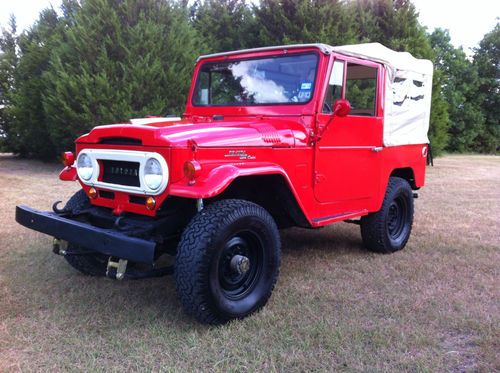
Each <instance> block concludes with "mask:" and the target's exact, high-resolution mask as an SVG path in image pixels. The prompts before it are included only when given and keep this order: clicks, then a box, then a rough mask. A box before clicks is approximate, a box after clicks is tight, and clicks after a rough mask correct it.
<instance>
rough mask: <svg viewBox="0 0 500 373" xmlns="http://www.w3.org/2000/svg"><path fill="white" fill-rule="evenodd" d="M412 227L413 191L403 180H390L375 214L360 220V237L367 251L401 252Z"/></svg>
mask: <svg viewBox="0 0 500 373" xmlns="http://www.w3.org/2000/svg"><path fill="white" fill-rule="evenodd" d="M412 224H413V191H412V189H411V187H410V184H408V182H407V181H406V180H405V179H402V178H399V177H391V178H390V179H389V183H388V185H387V189H386V192H385V197H384V202H383V203H382V207H381V208H380V210H379V211H377V212H375V213H371V214H368V215H367V216H364V217H362V218H361V237H362V238H363V244H364V245H365V247H367V248H368V249H369V250H372V251H375V252H379V253H385V254H388V253H393V252H395V251H399V250H402V249H403V248H404V247H405V245H406V243H407V242H408V239H409V238H410V233H411V228H412Z"/></svg>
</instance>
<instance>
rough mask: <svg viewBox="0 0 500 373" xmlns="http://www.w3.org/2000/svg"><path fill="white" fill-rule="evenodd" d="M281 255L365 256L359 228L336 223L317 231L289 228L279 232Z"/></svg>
mask: <svg viewBox="0 0 500 373" xmlns="http://www.w3.org/2000/svg"><path fill="white" fill-rule="evenodd" d="M281 248H282V252H283V255H284V256H286V255H300V254H303V255H311V254H323V253H327V254H329V255H331V256H333V257H335V256H343V255H351V256H357V255H366V253H367V251H366V250H365V249H364V248H363V243H362V240H361V233H360V231H359V227H358V226H357V225H354V224H347V223H337V224H334V225H331V226H327V227H323V228H319V229H304V228H290V229H285V230H282V231H281Z"/></svg>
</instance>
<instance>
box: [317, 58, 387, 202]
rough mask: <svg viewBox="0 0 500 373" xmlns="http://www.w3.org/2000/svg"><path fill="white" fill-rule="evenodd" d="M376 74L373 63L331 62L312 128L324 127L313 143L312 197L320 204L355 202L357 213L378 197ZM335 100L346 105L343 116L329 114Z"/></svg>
mask: <svg viewBox="0 0 500 373" xmlns="http://www.w3.org/2000/svg"><path fill="white" fill-rule="evenodd" d="M380 70H381V67H380V66H379V65H378V64H376V63H372V62H367V61H362V60H357V59H352V60H350V59H347V58H346V59H345V60H341V59H336V60H335V61H334V62H333V65H332V68H331V73H330V74H331V75H330V78H329V80H328V86H327V88H326V92H325V95H324V104H323V108H322V111H321V113H318V115H317V124H318V126H319V127H322V126H326V127H325V129H324V131H323V133H322V135H321V138H320V139H319V140H318V141H317V142H316V145H315V146H316V158H315V196H316V199H317V200H318V201H320V202H334V203H336V202H348V201H352V202H354V201H358V202H361V203H353V204H352V207H353V210H356V209H363V208H366V207H363V206H365V205H366V206H368V204H369V202H370V199H371V198H373V197H374V196H375V195H376V193H378V186H379V179H380V151H381V150H382V126H383V118H382V116H381V115H382V109H381V108H380V107H379V106H380V105H379V103H378V100H377V97H378V96H377V93H378V92H377V91H378V89H380V84H379V82H380V81H381V76H382V73H381V71H380ZM339 98H344V99H346V100H348V101H349V102H350V104H351V111H350V113H349V114H348V115H347V116H344V117H339V116H334V115H333V113H332V108H333V104H334V102H335V101H336V100H337V99H339ZM365 202H366V203H365ZM342 205H344V206H346V204H342ZM347 205H351V204H349V203H348V204H347Z"/></svg>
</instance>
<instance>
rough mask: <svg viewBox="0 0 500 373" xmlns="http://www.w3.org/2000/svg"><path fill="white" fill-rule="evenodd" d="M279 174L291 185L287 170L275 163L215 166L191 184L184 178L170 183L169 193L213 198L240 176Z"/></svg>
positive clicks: (178, 195)
mask: <svg viewBox="0 0 500 373" xmlns="http://www.w3.org/2000/svg"><path fill="white" fill-rule="evenodd" d="M271 174H279V175H282V176H283V177H285V179H286V180H287V182H288V184H289V185H291V183H290V180H289V178H288V175H287V174H286V172H285V171H284V170H283V169H282V168H281V167H280V166H278V165H275V164H245V165H242V166H241V167H238V166H235V165H232V164H231V165H221V166H218V167H215V168H213V169H212V170H210V171H209V172H208V173H207V174H205V175H201V176H200V177H198V178H197V179H195V181H196V182H195V183H194V184H192V185H190V184H189V182H188V181H187V180H186V179H185V178H184V179H183V180H181V181H179V182H177V183H174V184H172V185H170V190H169V194H170V195H172V196H177V197H185V198H211V197H215V196H217V195H218V194H220V193H222V192H223V191H224V190H225V189H226V188H227V187H228V186H229V185H230V184H231V183H232V182H233V180H234V179H236V178H237V177H240V176H250V175H271Z"/></svg>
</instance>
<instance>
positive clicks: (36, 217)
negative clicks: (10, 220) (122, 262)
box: [16, 205, 156, 264]
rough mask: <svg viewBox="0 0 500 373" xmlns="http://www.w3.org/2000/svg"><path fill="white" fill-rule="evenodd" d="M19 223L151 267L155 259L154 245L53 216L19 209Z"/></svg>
mask: <svg viewBox="0 0 500 373" xmlns="http://www.w3.org/2000/svg"><path fill="white" fill-rule="evenodd" d="M16 221H17V222H18V223H19V224H21V225H24V226H25V227H27V228H30V229H33V230H35V231H38V232H41V233H45V234H48V235H50V236H54V237H56V238H59V239H61V240H64V241H68V242H71V243H73V244H76V245H80V246H82V247H84V248H86V249H88V250H92V251H97V252H99V253H102V254H106V255H109V256H113V257H117V258H120V259H127V260H130V261H133V262H140V263H148V264H151V263H153V261H154V259H155V248H156V243H155V242H153V241H148V240H144V239H141V238H137V237H131V236H127V235H125V234H123V233H121V232H118V231H116V230H113V229H104V228H98V227H94V226H92V225H90V224H88V223H82V222H79V221H76V220H72V219H68V218H65V217H62V216H60V215H58V214H56V213H53V212H46V211H38V210H35V209H32V208H30V207H28V206H24V205H21V206H16Z"/></svg>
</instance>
